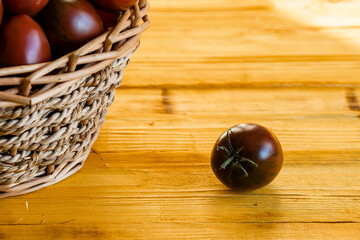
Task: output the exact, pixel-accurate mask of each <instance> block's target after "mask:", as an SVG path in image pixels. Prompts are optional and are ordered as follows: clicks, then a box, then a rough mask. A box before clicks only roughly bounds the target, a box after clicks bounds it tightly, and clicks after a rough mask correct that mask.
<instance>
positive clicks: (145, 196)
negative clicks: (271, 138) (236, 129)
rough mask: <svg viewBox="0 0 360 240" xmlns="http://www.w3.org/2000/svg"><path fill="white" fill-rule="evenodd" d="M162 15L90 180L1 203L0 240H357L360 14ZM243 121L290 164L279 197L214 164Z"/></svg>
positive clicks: (243, 11)
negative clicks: (236, 180)
mask: <svg viewBox="0 0 360 240" xmlns="http://www.w3.org/2000/svg"><path fill="white" fill-rule="evenodd" d="M151 3H152V4H151V14H150V17H151V20H152V26H151V28H150V29H149V30H148V31H147V32H146V33H145V34H144V35H143V36H142V39H141V47H140V49H139V51H138V52H137V53H136V54H135V55H134V56H133V58H132V61H131V64H130V65H129V67H128V68H127V69H126V72H125V74H124V84H123V86H122V87H121V88H119V89H118V90H117V91H116V96H115V99H116V100H115V102H114V103H113V104H112V106H111V107H110V109H109V112H108V115H107V118H106V121H105V124H104V125H103V127H102V129H101V132H100V135H99V137H98V140H97V141H96V142H95V144H94V146H93V151H92V153H91V154H90V156H89V158H88V159H87V161H86V163H85V165H84V167H83V168H82V169H81V170H80V171H79V172H78V173H76V174H75V175H73V176H71V177H70V178H68V179H66V180H64V181H62V182H60V183H58V184H56V185H54V186H51V187H48V188H45V189H42V190H39V191H37V192H34V193H31V194H27V195H23V196H19V197H14V198H7V199H3V200H0V239H37V240H41V239H358V237H359V236H360V178H359V171H360V88H359V86H360V81H359V80H358V76H360V72H359V62H360V57H359V56H360V55H359V51H360V42H359V39H360V38H359V36H360V32H359V27H358V24H359V22H360V18H359V17H358V16H357V15H356V14H355V13H356V12H358V11H356V10H360V7H359V4H358V3H357V2H356V1H352V0H348V1H330V0H329V1H325V0H307V1H302V2H301V3H300V2H298V1H282V0H273V1H267V0H258V1H252V0H241V1H235V0H208V1H206V3H205V2H204V1H202V0H191V1H190V0H183V1H180V0H172V1H165V0H153V1H152V2H151ZM294 6H296V8H295V7H294ZM334 9H341V10H342V11H345V10H346V9H348V10H349V11H348V16H347V17H346V19H350V16H352V17H353V18H352V19H353V20H352V22H351V21H349V22H343V25H340V24H339V22H338V21H337V20H339V19H340V17H339V16H342V15H341V12H340V13H337V14H335V11H334ZM350 9H351V11H350ZM297 10H298V11H297ZM295 13H296V14H295ZM316 14H318V15H316ZM351 14H352V15H351ZM316 16H318V17H316ZM322 19H333V20H334V21H333V22H332V23H333V24H334V25H333V26H331V21H327V23H328V24H327V25H324V24H323V23H324V21H322ZM345 23H346V24H345ZM241 122H255V123H260V124H262V125H264V126H267V127H268V128H270V129H271V130H272V131H273V132H274V133H275V134H276V135H277V136H278V138H279V140H280V142H281V143H282V147H283V150H284V156H285V160H284V166H283V169H282V171H281V172H280V174H279V176H278V177H277V178H276V179H275V180H274V181H273V182H272V183H271V184H270V185H268V186H266V187H264V188H261V189H258V190H255V191H252V192H247V193H244V194H239V193H236V192H233V191H230V190H228V189H227V188H226V187H225V186H223V185H222V184H221V183H220V182H219V181H218V180H217V179H216V177H215V176H214V174H213V173H212V171H211V168H210V163H209V161H210V153H211V149H212V147H213V144H214V143H215V141H216V139H217V137H218V136H219V135H220V134H221V133H222V132H224V131H225V130H226V129H227V128H229V127H231V126H233V125H235V124H238V123H241Z"/></svg>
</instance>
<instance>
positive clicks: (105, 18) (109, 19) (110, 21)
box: [96, 9, 118, 31]
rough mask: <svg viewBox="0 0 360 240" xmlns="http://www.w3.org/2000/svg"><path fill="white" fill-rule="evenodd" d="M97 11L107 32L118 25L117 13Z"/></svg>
mask: <svg viewBox="0 0 360 240" xmlns="http://www.w3.org/2000/svg"><path fill="white" fill-rule="evenodd" d="M96 11H97V13H98V14H99V16H100V17H101V20H102V22H103V25H104V30H105V31H107V30H108V29H109V28H111V27H113V26H115V25H116V23H117V22H118V15H117V13H113V12H104V11H101V10H99V9H96Z"/></svg>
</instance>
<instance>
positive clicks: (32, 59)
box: [0, 14, 51, 67]
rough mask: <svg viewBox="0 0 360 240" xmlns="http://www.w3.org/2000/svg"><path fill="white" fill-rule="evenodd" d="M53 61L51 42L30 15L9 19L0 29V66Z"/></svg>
mask: <svg viewBox="0 0 360 240" xmlns="http://www.w3.org/2000/svg"><path fill="white" fill-rule="evenodd" d="M50 60H51V51H50V46H49V42H48V40H47V38H46V36H45V33H44V31H43V30H42V29H41V27H40V26H39V24H38V23H37V22H35V21H34V20H33V19H32V18H31V17H29V16H28V15H24V14H23V15H17V16H13V17H9V18H8V19H7V20H6V21H5V22H3V25H2V26H1V28H0V66H1V67H5V66H17V65H24V64H34V63H40V62H46V61H50Z"/></svg>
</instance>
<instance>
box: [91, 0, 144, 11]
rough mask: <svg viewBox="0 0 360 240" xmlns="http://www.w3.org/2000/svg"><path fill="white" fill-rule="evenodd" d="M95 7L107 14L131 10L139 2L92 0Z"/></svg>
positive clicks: (130, 0)
mask: <svg viewBox="0 0 360 240" xmlns="http://www.w3.org/2000/svg"><path fill="white" fill-rule="evenodd" d="M90 1H91V2H92V3H93V4H94V6H95V7H96V8H98V9H100V10H103V11H105V12H120V11H122V10H126V9H128V8H131V7H132V6H134V5H135V3H137V1H138V0H90Z"/></svg>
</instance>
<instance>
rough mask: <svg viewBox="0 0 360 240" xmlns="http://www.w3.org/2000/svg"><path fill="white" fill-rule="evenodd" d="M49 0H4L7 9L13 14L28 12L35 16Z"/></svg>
mask: <svg viewBox="0 0 360 240" xmlns="http://www.w3.org/2000/svg"><path fill="white" fill-rule="evenodd" d="M48 2H49V0H4V8H5V11H6V12H8V13H10V14H12V15H19V14H26V15H29V16H32V17H33V16H35V15H36V14H38V13H39V12H40V11H41V9H43V8H44V7H45V5H46V4H47V3H48Z"/></svg>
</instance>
